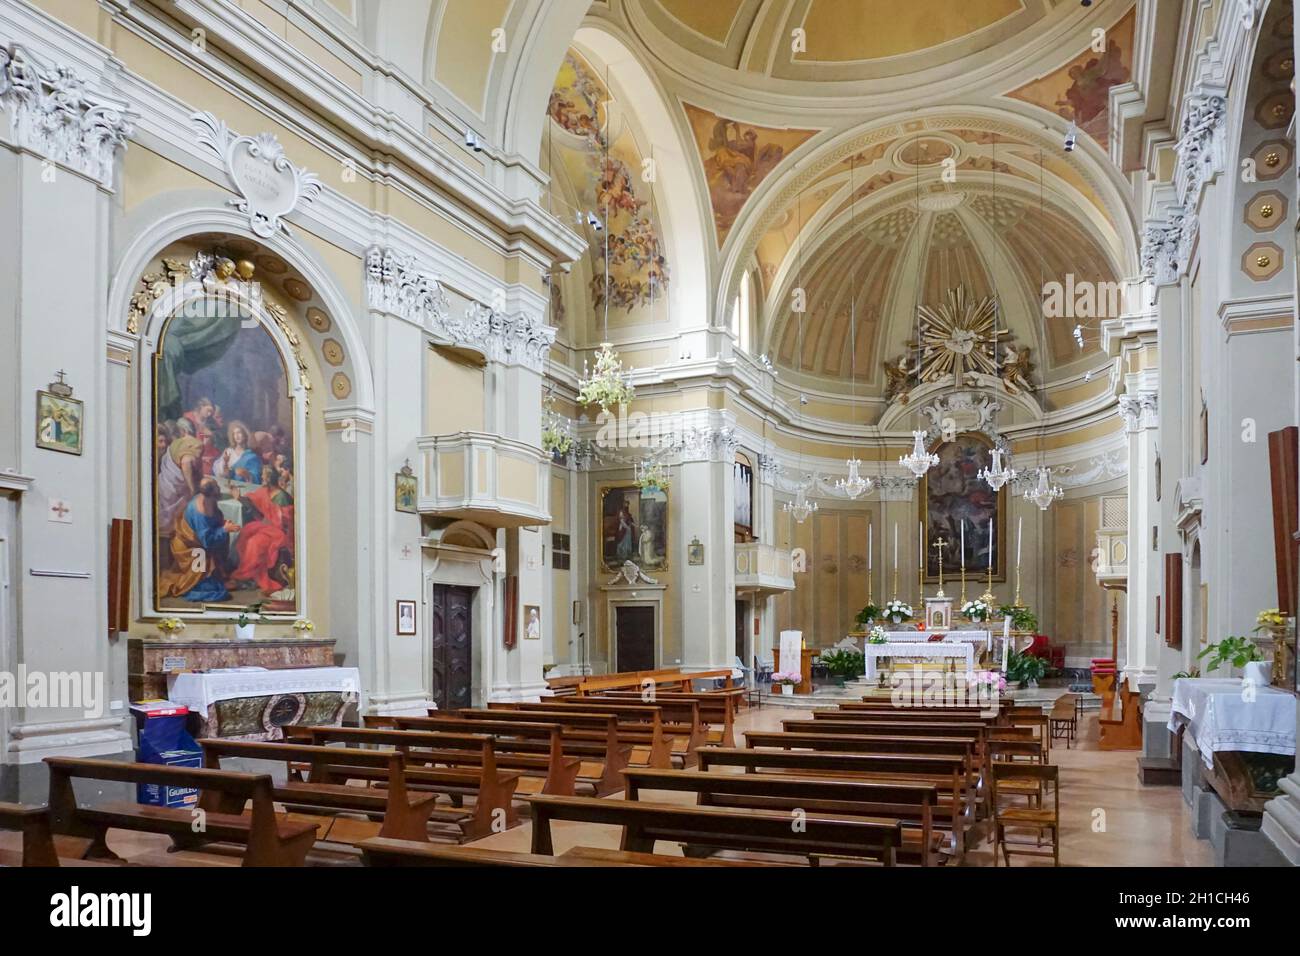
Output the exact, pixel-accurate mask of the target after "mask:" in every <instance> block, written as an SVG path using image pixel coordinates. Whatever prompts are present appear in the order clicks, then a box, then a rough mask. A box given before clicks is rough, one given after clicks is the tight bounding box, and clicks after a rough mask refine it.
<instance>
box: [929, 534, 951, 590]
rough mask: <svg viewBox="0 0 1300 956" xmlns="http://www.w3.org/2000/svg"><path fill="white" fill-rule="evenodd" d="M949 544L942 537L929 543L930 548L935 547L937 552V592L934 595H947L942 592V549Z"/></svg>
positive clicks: (949, 545)
mask: <svg viewBox="0 0 1300 956" xmlns="http://www.w3.org/2000/svg"><path fill="white" fill-rule="evenodd" d="M951 546H952V545H951V544H950V543H949V542H947V541H945V540H943V538H942V537H939V538H938V539H936V540H935V542H934V544H932V545H931V547H932V548H935V549H936V550H937V551H938V552H939V593H938V594H937V595H935V596H936V597H947V595H946V594H944V593H943V549H944V548H948V547H951Z"/></svg>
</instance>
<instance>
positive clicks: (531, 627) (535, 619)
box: [524, 604, 542, 641]
mask: <svg viewBox="0 0 1300 956" xmlns="http://www.w3.org/2000/svg"><path fill="white" fill-rule="evenodd" d="M541 639H542V609H541V608H540V607H538V606H537V605H536V604H525V605H524V640H526V641H540V640H541Z"/></svg>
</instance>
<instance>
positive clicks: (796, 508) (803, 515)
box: [781, 485, 817, 524]
mask: <svg viewBox="0 0 1300 956" xmlns="http://www.w3.org/2000/svg"><path fill="white" fill-rule="evenodd" d="M781 510H782V511H784V512H786V513H787V514H792V515H794V520H795V521H797V522H799V524H803V523H804V522H805V521H807V520H808V516H809V515H810V514H812V513H813V512H814V511H816V510H817V502H815V501H809V500H808V493H807V489H806V488H805V487H804V486H803V485H800V486H799V488H798V489H797V490H796V491H795V493H794V501H787V502H786V503H785V504H783V505H782V506H781Z"/></svg>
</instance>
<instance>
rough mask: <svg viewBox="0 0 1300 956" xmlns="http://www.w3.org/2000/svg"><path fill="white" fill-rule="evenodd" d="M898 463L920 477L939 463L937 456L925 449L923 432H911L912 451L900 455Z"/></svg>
mask: <svg viewBox="0 0 1300 956" xmlns="http://www.w3.org/2000/svg"><path fill="white" fill-rule="evenodd" d="M898 463H899V464H900V465H902V466H903V467H904V468H906V469H907V470H908V471H910V472H911V473H912V474H914V475H916V477H918V478H920V477H922V476H923V475H924V474H925V473H926V472H927V471H929V470H930V469H931V468H933V467H934V466H935V465H937V464H939V456H938V455H931V454H930V453H929V452H927V451H926V450H925V432H912V453H911V454H910V455H903V456H902V457H900V458H899V459H898Z"/></svg>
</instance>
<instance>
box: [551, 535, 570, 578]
mask: <svg viewBox="0 0 1300 956" xmlns="http://www.w3.org/2000/svg"><path fill="white" fill-rule="evenodd" d="M551 567H552V568H554V569H555V570H556V571H567V570H569V536H568V535H567V534H556V533H554V532H552V534H551Z"/></svg>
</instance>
